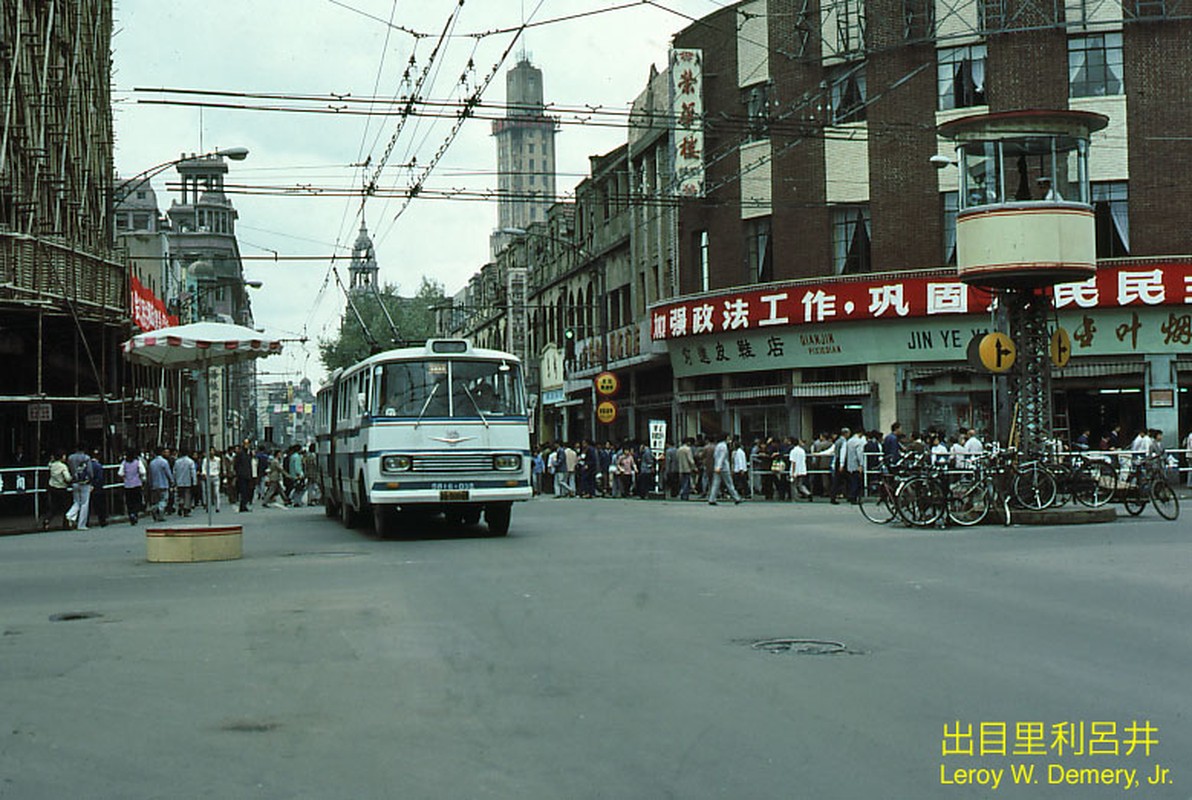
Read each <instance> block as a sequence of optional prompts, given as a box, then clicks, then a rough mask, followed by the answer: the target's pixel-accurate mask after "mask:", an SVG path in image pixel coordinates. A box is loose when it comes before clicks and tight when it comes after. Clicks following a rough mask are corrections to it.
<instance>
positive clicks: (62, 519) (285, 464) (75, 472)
mask: <svg viewBox="0 0 1192 800" xmlns="http://www.w3.org/2000/svg"><path fill="white" fill-rule="evenodd" d="M316 470H317V460H316V458H315V452H314V446H313V445H312V446H310V447H309V448H304V447H302V446H301V445H292V446H291V447H290V448H289V449H287V450H286V451H284V452H283V451H281V450H278V449H273V450H270V449H268V448H266V447H265V446H263V445H261V446H258V447H253V446H252V444H251V442H249V441H248V440H247V439H246V440H245V441H244V442H242V443H241V444H238V445H234V446H232V447H230V448H228V449H227V450H226V451H224V452H220V451H218V450H216V449H215V448H211V450H210V452H208V453H207V454H206V455H204V454H203V453H202V451H201V450H192V449H191V448H186V447H184V448H180V449H178V450H173V449H172V448H169V447H165V446H159V447H155V448H153V449H152V450H150V451H143V452H137V451H134V450H130V451H128V452H126V453H125V454H124V456H123V458H122V459H121V461H120V462H119V464H117V465H116V476H115V480H114V481H113V482H112V483H108V482H107V478H106V476H105V473H104V467H103V464H102V462H101V461H100V453H99V451H97V450H96V451H88V450H87V449H86V448H85V447H83V446H82V445H80V446H79V447H77V448H76V449H75V451H74V452H72V453H70V454H69V455H68V454H66V453H65V452H56V453H54V454H53V455H52V457H51V459H50V462H49V482H48V492H47V496H48V501H47V503H46V506H45V509H44V511H43V513H42V517H41V521H40V522H41V528H42V530H49V529H51V528H56V529H63V530H66V529H74V530H88V529H89V527H90V524H92V523H94V524H97V525H100V526H106V525H107V524H108V516H109V511H108V503H109V499H110V498H109V495H110V494H115V492H111V493H110V492H109V491H108V490H109V488H113V489H114V488H116V487H118V491H119V493H120V494H121V495H122V498H123V506H124V511H125V513H126V514H127V518H128V521H129V523H130V524H133V525H136V524H137V522H138V521H139V520H140V518H141V517H142V516H143V515H144V514H148V515H149V516H151V517H152V518H153V519H154V520H155V521H158V522H161V521H163V520H165V519H166V517H167V516H168V515H171V514H173V515H176V516H178V517H189V516H190V515H191V514H192V513H193V512H194V510H195V509H196V508H200V507H201V508H204V509H205V508H207V505H208V503H210V504H211V506H212V508H211V510H212V511H213V512H219V511H221V509H222V505H223V503H222V500H223V499H224V498H226V499H227V501H228V503H229V505H230V506H235V507H236V508H238V509H239V511H241V512H247V511H250V510H252V506H253V504H254V502H259V503H260V504H261V506H262V507H273V508H281V507H287V506H303V505H314V504H317V503H321V502H322V497H321V496H320V494H319V485H318V481H317V480H312V479H311V477H312V476H314V475H315V473H316Z"/></svg>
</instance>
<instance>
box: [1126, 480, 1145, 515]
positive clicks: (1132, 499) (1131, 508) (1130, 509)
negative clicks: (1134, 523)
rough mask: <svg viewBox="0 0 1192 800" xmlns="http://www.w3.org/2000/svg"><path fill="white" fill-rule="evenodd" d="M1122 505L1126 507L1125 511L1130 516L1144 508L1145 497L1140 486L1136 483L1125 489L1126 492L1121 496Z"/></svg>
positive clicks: (1139, 512) (1137, 513)
mask: <svg viewBox="0 0 1192 800" xmlns="http://www.w3.org/2000/svg"><path fill="white" fill-rule="evenodd" d="M1122 505H1123V506H1125V507H1126V513H1127V514H1129V515H1130V516H1132V517H1137V516H1138V515H1139V514H1141V513H1142V510H1143V509H1144V508H1146V498H1145V497H1143V495H1142V488H1141V487H1139V486H1138V484H1134V485H1132V486H1130V487H1129V488H1127V489H1126V493H1125V495H1123V497H1122Z"/></svg>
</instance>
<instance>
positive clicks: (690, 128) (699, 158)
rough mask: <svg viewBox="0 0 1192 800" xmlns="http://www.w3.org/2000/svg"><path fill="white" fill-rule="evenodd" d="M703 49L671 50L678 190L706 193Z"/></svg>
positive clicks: (696, 194)
mask: <svg viewBox="0 0 1192 800" xmlns="http://www.w3.org/2000/svg"><path fill="white" fill-rule="evenodd" d="M703 61H704V60H703V51H702V50H671V55H670V81H671V112H672V113H673V114H674V124H675V128H674V133H675V135H674V148H675V152H674V156H675V174H674V187H675V193H676V194H678V195H680V196H682V197H703V195H704V64H703Z"/></svg>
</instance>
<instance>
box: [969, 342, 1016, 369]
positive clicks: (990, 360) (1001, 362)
mask: <svg viewBox="0 0 1192 800" xmlns="http://www.w3.org/2000/svg"><path fill="white" fill-rule="evenodd" d="M977 352H978V354H979V355H980V356H981V365H982V366H983V367H985V369H987V370H989V371H990V372H998V373H1001V372H1009V371H1010V367H1012V366H1014V358H1015V357H1016V356H1017V355H1018V349H1017V348H1016V347H1015V346H1014V342H1012V341H1011V340H1010V337H1009V336H1007V335H1006V334H1004V333H987V334H985V336H984V337H982V339H981V344H980V346H979V347H978V348H977Z"/></svg>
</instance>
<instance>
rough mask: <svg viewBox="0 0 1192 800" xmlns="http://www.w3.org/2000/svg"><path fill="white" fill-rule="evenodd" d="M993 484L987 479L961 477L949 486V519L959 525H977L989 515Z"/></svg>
mask: <svg viewBox="0 0 1192 800" xmlns="http://www.w3.org/2000/svg"><path fill="white" fill-rule="evenodd" d="M992 505H993V485H992V484H991V483H990V482H989V481H986V480H982V481H977V480H973V479H971V478H961V479H959V480H956V481H953V482H952V484H951V485H950V486H949V487H948V519H950V520H952V521H953V522H955V523H956V524H957V525H966V526H967V525H976V524H978V523H980V522H981V521H982V520H984V519H985V517H987V516H989V510H990V507H991V506H992Z"/></svg>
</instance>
